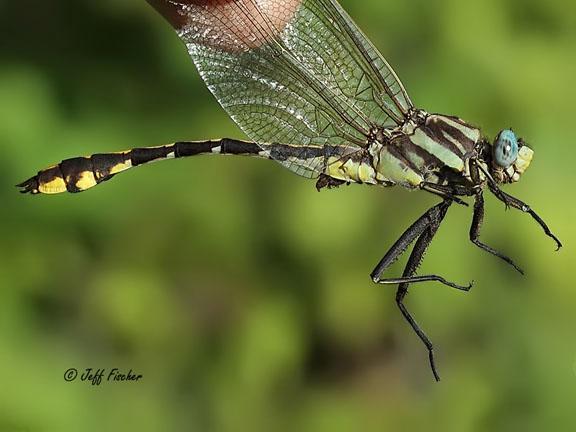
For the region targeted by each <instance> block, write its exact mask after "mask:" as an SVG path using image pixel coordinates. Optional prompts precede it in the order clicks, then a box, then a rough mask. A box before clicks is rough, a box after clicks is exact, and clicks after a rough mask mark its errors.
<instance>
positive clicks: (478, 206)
mask: <svg viewBox="0 0 576 432" xmlns="http://www.w3.org/2000/svg"><path fill="white" fill-rule="evenodd" d="M483 221H484V196H483V195H482V191H480V192H478V193H477V194H476V201H475V202H474V216H473V217H472V225H471V226H470V241H471V242H472V243H474V244H475V245H476V246H478V247H479V248H480V249H482V250H485V251H486V252H488V253H491V254H492V255H494V256H497V257H498V258H500V259H502V260H504V261H506V262H507V263H508V264H510V265H511V266H512V267H514V268H515V269H516V270H518V272H520V274H524V272H523V271H522V269H521V268H520V267H518V266H517V265H516V264H515V263H514V261H512V260H511V259H510V258H508V257H507V256H506V255H504V254H502V253H500V252H498V251H497V250H496V249H493V248H491V247H490V246H488V245H486V244H484V243H482V242H481V241H480V240H479V236H480V228H481V227H482V222H483Z"/></svg>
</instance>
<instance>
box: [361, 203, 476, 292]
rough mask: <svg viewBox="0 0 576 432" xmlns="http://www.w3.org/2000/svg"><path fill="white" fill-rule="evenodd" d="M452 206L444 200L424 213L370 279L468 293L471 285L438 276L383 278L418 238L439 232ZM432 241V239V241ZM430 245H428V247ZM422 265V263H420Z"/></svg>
mask: <svg viewBox="0 0 576 432" xmlns="http://www.w3.org/2000/svg"><path fill="white" fill-rule="evenodd" d="M451 204H452V201H451V200H444V201H442V202H441V203H440V204H437V205H435V206H434V207H432V208H431V209H429V210H428V211H427V212H426V213H424V214H423V215H422V216H421V217H420V218H419V219H418V220H417V221H416V222H414V223H413V224H412V225H411V226H410V227H409V228H408V229H407V230H406V231H404V233H403V234H402V235H401V236H400V238H399V239H398V240H396V242H395V243H394V244H393V245H392V247H391V248H390V249H389V250H388V252H386V254H385V255H384V257H383V258H382V259H381V260H380V262H379V263H378V265H376V267H375V268H374V270H373V271H372V273H371V274H370V277H371V278H372V280H373V281H374V282H375V283H379V284H385V285H396V284H401V283H415V282H429V281H436V282H440V283H442V284H444V285H447V286H449V287H452V288H456V289H459V290H462V291H468V290H469V289H470V288H471V286H472V285H471V284H470V285H467V286H461V285H457V284H455V283H452V282H449V281H447V280H446V279H444V278H443V277H441V276H437V275H424V276H413V273H414V272H412V274H410V275H403V276H402V277H399V278H382V277H381V276H382V273H384V271H385V270H386V269H387V268H389V267H390V266H391V265H392V264H393V263H394V262H395V261H396V260H397V259H398V257H400V255H402V254H403V253H404V252H405V251H406V249H407V248H408V246H410V245H411V244H412V243H413V242H414V241H415V240H416V239H417V238H419V237H421V236H422V235H423V233H425V232H426V230H428V229H433V233H432V236H433V235H434V234H435V233H436V231H437V230H438V227H439V226H440V223H441V222H442V220H443V219H444V216H445V215H446V212H447V210H448V207H450V205H451ZM431 240H432V239H430V241H431ZM427 246H428V245H426V247H427ZM418 264H420V262H418Z"/></svg>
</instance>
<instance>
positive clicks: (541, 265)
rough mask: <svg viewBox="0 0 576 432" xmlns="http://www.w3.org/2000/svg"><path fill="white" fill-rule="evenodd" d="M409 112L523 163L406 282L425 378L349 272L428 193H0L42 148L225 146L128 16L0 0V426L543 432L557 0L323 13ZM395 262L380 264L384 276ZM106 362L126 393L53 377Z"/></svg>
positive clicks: (570, 69) (384, 311)
mask: <svg viewBox="0 0 576 432" xmlns="http://www.w3.org/2000/svg"><path fill="white" fill-rule="evenodd" d="M342 3H343V5H344V6H345V8H346V9H347V10H348V11H349V12H350V13H351V15H352V16H353V17H354V18H355V19H356V20H357V22H358V23H359V24H360V26H361V27H362V28H363V29H364V31H365V32H366V33H367V34H368V35H369V37H370V38H371V39H372V40H373V41H374V42H375V44H376V45H377V46H378V47H379V48H380V49H381V50H382V52H383V53H384V54H385V55H386V57H387V58H388V60H389V61H390V63H391V64H392V65H393V66H394V67H395V69H396V71H397V72H398V74H399V75H400V77H401V78H402V80H403V82H404V84H405V85H406V87H407V88H408V90H409V92H410V94H411V96H412V98H413V100H414V102H415V103H416V105H418V106H421V107H423V108H425V109H427V110H429V111H433V112H442V113H448V114H455V115H459V116H461V117H462V118H465V119H468V120H469V121H471V122H473V123H475V124H478V125H481V126H482V127H483V130H484V132H485V133H486V134H487V135H489V136H494V135H495V134H496V133H497V132H498V130H500V129H501V128H504V127H510V126H512V127H514V129H515V130H516V131H517V132H519V133H520V135H522V136H523V137H524V138H525V139H526V140H527V141H528V142H529V143H530V144H531V145H532V147H533V148H534V149H535V151H536V155H535V160H534V162H533V165H532V167H531V169H530V170H529V171H528V172H527V174H526V175H525V176H524V178H523V180H522V182H520V183H519V184H517V185H514V186H513V187H510V188H508V189H507V190H508V191H509V192H511V193H513V194H514V195H516V196H518V197H520V198H522V199H524V200H526V201H527V202H528V203H530V204H532V205H533V207H534V208H535V209H536V210H537V211H538V212H539V213H540V214H541V215H542V217H543V218H544V219H545V220H546V221H547V222H548V223H549V225H550V226H551V228H552V229H553V231H554V232H555V233H556V234H557V235H558V236H559V237H560V238H561V239H562V240H563V241H564V244H565V247H564V249H562V250H561V252H559V253H555V252H554V244H553V242H552V241H551V240H550V239H549V238H547V237H546V236H544V234H543V233H542V232H541V230H540V229H539V227H538V226H537V225H536V224H535V223H534V222H533V221H532V220H531V219H530V218H529V217H527V216H525V215H522V214H520V213H519V212H516V211H507V212H505V211H504V208H503V206H502V205H501V203H499V202H497V201H496V200H495V199H494V198H493V197H489V198H487V200H488V203H487V219H486V224H485V229H484V231H483V236H482V238H483V240H484V241H486V242H487V243H489V244H490V245H492V246H494V247H496V248H498V249H501V250H502V251H504V252H506V253H507V254H508V255H510V256H512V257H514V259H515V260H517V262H518V263H520V264H521V265H522V266H523V267H524V268H525V269H526V276H525V277H522V276H520V275H518V274H516V273H515V272H514V271H513V269H511V268H509V267H508V266H506V265H505V264H504V263H502V262H500V261H499V260H497V259H496V258H494V257H492V256H490V255H487V254H486V253H482V252H481V251H480V250H479V249H477V248H475V247H474V246H473V245H471V243H470V242H469V241H468V237H467V236H468V227H469V222H470V218H471V211H470V209H465V208H463V207H454V208H453V209H451V211H450V212H449V214H448V217H447V219H446V221H445V224H444V225H443V226H442V228H441V229H440V231H439V233H438V236H437V239H436V241H435V242H434V243H433V245H432V247H431V249H430V251H429V253H428V255H427V257H426V260H425V262H424V264H423V266H422V268H421V273H429V272H436V273H439V274H441V275H444V276H445V277H447V278H448V279H450V280H454V281H460V282H466V281H468V280H470V279H474V280H475V281H476V286H475V287H474V289H473V290H472V291H471V292H470V293H468V294H463V293H460V292H456V291H454V290H450V289H448V288H446V287H443V286H441V285H438V284H424V285H421V286H418V287H413V289H412V290H411V295H410V296H409V297H408V305H409V307H410V308H411V310H412V311H413V313H414V314H415V316H416V317H417V319H418V320H419V322H420V324H421V325H422V327H423V328H424V329H425V330H426V331H427V332H428V334H429V336H430V337H431V338H432V340H433V341H434V342H435V344H436V347H437V361H438V366H439V370H440V373H441V375H442V378H443V381H442V382H441V383H440V384H437V383H435V382H434V381H433V379H432V375H431V373H430V370H429V368H428V363H427V357H426V352H425V350H424V348H423V346H422V345H421V344H420V342H419V341H418V340H417V338H416V336H415V335H414V334H413V333H412V331H411V330H410V329H409V327H408V325H407V324H406V323H405V322H404V321H403V319H402V318H401V316H400V314H399V312H398V311H397V309H396V307H395V303H394V289H393V288H390V287H383V286H375V285H373V284H372V283H371V281H370V279H369V277H368V274H369V272H370V271H371V270H372V268H373V266H374V265H375V264H376V263H377V262H378V260H379V259H380V258H381V256H382V255H383V253H384V252H385V251H386V250H387V248H388V247H389V246H390V244H391V243H392V242H393V241H394V240H395V239H396V238H397V237H398V236H399V235H400V233H401V232H402V231H403V230H404V229H405V228H406V227H407V226H408V224H409V223H411V222H412V221H413V220H414V219H416V218H417V217H418V216H419V215H420V214H421V213H422V212H423V211H424V210H425V209H427V208H428V207H429V206H431V205H432V204H433V203H434V202H435V199H434V198H433V197H431V196H428V195H427V194H424V193H411V192H407V191H404V190H400V189H398V190H394V189H389V190H384V189H378V188H370V187H359V186H351V187H343V188H341V189H338V190H335V191H323V192H322V193H318V192H316V190H315V188H314V183H313V182H311V181H307V180H305V179H302V178H300V177H298V176H295V175H293V174H292V173H290V172H289V171H287V170H285V169H283V168H282V167H280V166H279V165H276V164H275V163H272V162H267V161H259V160H248V159H241V158H218V157H213V158H211V157H204V158H196V159H190V160H182V161H173V162H167V163H161V164H157V165H152V166H148V167H145V168H141V169H138V170H134V171H131V172H130V173H128V174H125V175H122V176H119V177H117V178H116V179H114V181H112V182H110V183H106V184H104V185H101V186H100V187H98V188H95V189H94V190H92V191H89V192H86V193H84V194H80V195H66V194H65V195H60V196H53V197H46V196H43V197H30V196H21V195H19V194H18V193H17V190H16V189H15V188H14V187H13V185H14V184H16V183H17V182H19V181H22V180H24V179H25V178H27V177H29V176H30V175H32V174H34V173H35V172H36V171H37V170H38V169H39V168H43V167H45V166H46V165H49V164H51V163H54V162H57V161H59V160H61V159H63V158H67V157H71V156H76V155H83V154H89V153H92V152H103V151H114V150H121V149H125V148H130V147H137V146H144V145H158V144H163V143H168V142H171V141H174V140H182V139H203V138H207V137H221V136H230V137H242V135H241V133H240V132H239V130H238V128H237V127H235V125H234V124H233V123H232V121H231V120H230V119H228V118H227V116H226V114H225V113H224V112H223V110H222V109H220V107H219V106H218V104H217V103H216V101H215V100H214V99H213V98H212V97H211V95H210V94H209V92H208V90H207V89H206V88H205V87H204V85H203V83H202V82H201V80H200V78H199V77H198V75H197V73H196V72H195V70H194V67H193V65H192V64H191V61H190V60H189V58H188V57H187V54H186V51H185V49H184V47H183V46H182V45H181V44H180V43H179V41H178V39H177V37H176V35H175V34H174V33H173V32H172V30H171V29H170V28H169V26H168V25H167V24H165V22H164V21H163V20H162V19H161V18H160V17H159V16H158V15H156V14H155V12H154V11H153V10H152V9H151V8H150V7H149V6H148V5H147V4H146V2H145V1H144V0H130V1H121V2H119V1H115V0H105V1H104V0H101V1H98V2H94V1H90V2H89V1H85V0H84V1H72V0H57V1H53V2H38V1H31V0H24V1H18V2H17V1H6V0H4V1H0V142H1V143H2V144H1V156H0V184H1V185H2V186H1V187H0V199H1V202H2V211H1V213H0V214H1V217H2V223H1V224H0V236H1V239H2V240H1V243H0V262H1V264H0V285H1V289H0V388H1V391H0V431H102V430H111V431H112V430H134V431H184V430H190V431H202V432H203V431H270V430H286V431H293V430H298V431H330V432H339V431H358V430H362V431H390V430H422V429H424V428H426V430H441V431H458V432H461V431H484V430H490V431H510V430H514V431H516V430H522V431H541V430H544V429H546V430H554V431H562V430H574V428H575V427H576V410H575V409H574V407H575V406H576V336H575V331H576V317H575V309H576V290H575V289H574V282H573V278H574V265H575V258H576V254H575V252H574V243H575V241H576V236H575V234H576V226H575V223H574V221H575V218H576V204H575V202H574V184H575V181H576V169H575V168H574V161H575V157H576V145H575V142H574V118H575V114H576V112H575V108H574V107H575V106H576V103H575V101H576V86H575V84H574V77H575V76H576V56H575V54H576V3H575V2H573V1H568V0H551V1H548V2H542V1H537V0H524V1H520V0H506V1H500V0H499V1H497V0H482V1H480V0H474V1H467V2H463V1H460V0H441V1H434V2H430V1H427V0H409V1H400V0H394V1H390V0H386V1H383V0H370V1H367V0H366V1H363V2H355V1H352V0H342ZM403 262H404V261H402V262H401V263H399V264H398V265H395V267H394V268H393V271H392V273H391V274H398V273H399V272H400V271H401V269H402V268H401V264H402V263H403ZM71 367H74V368H77V369H79V370H80V371H82V370H84V369H85V368H88V367H91V368H94V369H98V368H105V369H106V371H107V372H108V371H109V370H110V368H113V367H117V368H120V369H121V370H122V371H124V372H126V371H128V370H129V369H132V370H133V371H135V372H137V373H140V374H142V375H143V378H142V379H141V380H140V381H138V382H131V383H125V382H124V383H116V382H114V383H111V382H104V383H102V384H101V385H100V386H92V385H91V384H90V383H89V382H81V381H79V380H76V381H75V382H71V383H69V382H65V380H64V378H63V375H64V372H65V371H66V370H67V369H68V368H71Z"/></svg>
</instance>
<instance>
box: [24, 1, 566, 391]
mask: <svg viewBox="0 0 576 432" xmlns="http://www.w3.org/2000/svg"><path fill="white" fill-rule="evenodd" d="M147 1H148V3H149V4H150V5H151V6H152V7H153V8H155V9H156V10H157V11H158V12H159V13H160V14H161V15H162V16H163V17H164V18H165V19H166V20H167V21H168V23H169V24H171V26H172V27H173V29H174V30H175V31H176V33H177V34H178V36H179V38H180V39H181V41H182V42H184V44H185V45H186V48H187V51H188V53H189V54H190V56H191V58H192V60H193V62H194V64H195V66H196V68H197V70H198V72H199V74H200V76H201V77H202V79H203V80H204V82H205V83H206V85H207V86H208V88H209V89H210V91H211V92H212V94H213V95H214V96H215V97H216V99H217V100H218V102H219V103H220V105H221V106H222V107H223V108H224V109H225V110H226V112H227V113H228V115H229V116H230V117H231V118H232V119H233V120H234V122H235V123H236V124H237V125H238V126H239V127H240V128H241V129H242V131H243V132H244V133H245V134H246V135H247V136H248V138H249V140H238V139H230V138H223V139H211V140H204V141H180V142H175V143H172V144H168V145H162V146H156V147H143V148H134V149H131V150H127V151H120V152H113V153H100V154H93V155H91V156H86V157H75V158H71V159H67V160H64V161H62V162H60V163H58V164H56V165H53V166H51V167H49V168H47V169H44V170H42V171H40V172H38V174H37V175H35V176H33V177H32V178H30V179H28V180H26V181H25V182H23V183H21V184H20V185H18V187H20V188H21V192H23V193H32V194H55V193H60V192H66V191H67V192H81V191H85V190H87V189H89V188H91V187H93V186H96V185H98V184H100V183H102V182H104V181H106V180H109V179H111V178H112V177H113V176H115V175H116V174H118V173H120V172H122V171H126V170H127V169H129V168H132V167H137V166H140V165H143V164H146V163H149V162H155V161H161V160H167V159H174V158H184V157H189V156H196V155H202V154H219V155H243V156H253V157H260V158H264V159H271V160H274V161H277V162H279V163H280V164H281V165H283V166H284V167H286V168H288V169H289V170H291V171H293V172H294V173H296V174H298V175H300V176H303V177H306V178H309V179H314V180H316V188H317V189H318V190H319V191H320V190H321V189H325V188H327V189H331V188H337V187H338V186H341V185H344V184H351V183H356V184H363V185H370V186H382V187H392V186H401V187H403V188H406V189H409V190H420V191H426V192H428V193H431V194H434V195H435V196H437V197H438V200H439V202H438V203H437V204H436V205H434V206H433V207H431V208H430V209H428V210H427V211H426V212H425V213H424V214H423V215H422V216H421V217H420V218H418V219H417V220H416V221H415V222H414V223H413V224H412V225H411V226H410V227H409V228H408V229H406V231H404V233H403V234H402V235H401V236H400V237H399V238H398V240H397V241H396V242H395V243H394V244H393V245H392V246H391V247H390V249H389V250H388V251H387V252H386V254H385V255H384V257H383V258H382V259H381V260H380V262H379V263H378V264H377V265H376V267H375V268H374V270H373V271H372V273H371V278H372V280H373V281H374V282H375V283H377V284H384V285H397V291H396V304H397V306H398V308H399V310H400V312H401V313H402V315H403V316H404V318H405V319H406V321H407V322H408V323H409V324H410V326H411V327H412V329H413V330H414V332H415V333H416V335H417V336H418V337H419V338H420V340H421V341H422V342H423V344H424V345H425V347H426V349H427V352H428V361H429V364H430V368H431V371H432V373H433V376H434V378H435V379H436V380H437V381H438V380H440V377H439V374H438V371H437V368H436V363H435V357H434V352H435V351H434V346H433V344H432V342H431V340H430V339H429V338H428V336H427V335H426V334H425V333H424V331H423V330H422V329H421V328H420V326H419V325H418V323H417V322H416V320H415V319H414V318H413V315H412V314H411V313H410V312H409V310H408V309H407V307H406V305H405V299H406V295H407V293H408V287H409V285H411V284H417V283H422V282H428V281H435V282H439V283H441V284H444V285H447V286H449V287H451V288H455V289H457V290H461V291H468V290H470V288H471V287H472V283H470V284H468V285H460V284H456V283H453V282H450V281H448V280H446V279H445V278H443V277H441V276H438V275H436V274H427V275H420V274H417V270H418V268H419V266H420V264H421V261H422V259H423V256H424V253H425V251H426V250H427V248H428V247H429V245H430V243H431V242H432V240H433V238H434V236H435V234H436V232H437V231H438V229H439V227H440V224H441V223H442V221H443V219H444V217H445V216H446V213H447V211H448V209H449V207H450V206H451V205H452V204H460V205H466V206H467V205H468V204H467V202H466V201H465V200H466V199H467V198H468V199H473V200H474V205H473V216H472V223H471V226H470V233H469V238H470V240H471V242H472V243H473V244H474V245H476V246H478V247H479V248H481V249H483V250H484V251H486V252H488V253H490V254H492V255H495V256H496V257H498V258H500V259H502V260H503V261H505V262H506V263H508V264H509V265H511V266H512V267H514V268H515V269H516V270H517V271H518V272H520V273H523V271H522V269H521V268H520V267H519V266H518V265H517V264H516V263H515V262H514V261H512V259H510V258H509V257H507V256H506V255H504V254H502V253H500V252H498V251H497V250H495V249H493V248H492V247H490V246H488V245H486V244H484V243H483V242H482V241H481V240H480V238H479V237H480V230H481V226H482V223H483V220H484V197H483V192H484V191H485V190H486V189H488V190H489V191H490V192H491V193H492V194H493V195H494V196H495V197H496V198H497V199H498V200H500V201H502V202H503V203H504V204H505V206H506V208H509V207H512V208H514V209H518V210H520V211H521V212H524V213H527V214H529V215H530V216H531V217H532V218H533V219H534V220H535V221H536V222H537V223H538V224H539V225H540V227H541V228H542V229H543V230H544V233H545V234H546V235H548V236H549V237H551V238H552V239H553V240H554V241H555V243H556V248H557V250H558V249H560V248H561V247H562V243H561V242H560V240H559V239H558V238H557V237H556V236H555V235H554V234H553V233H552V232H551V231H550V229H549V228H548V226H547V225H546V223H545V222H544V220H543V219H542V218H541V217H540V216H538V214H537V213H536V212H535V211H534V210H533V209H532V208H531V207H530V206H529V205H527V204H526V203H524V202H523V201H521V200H519V199H517V198H515V197H513V196H511V195H509V194H508V193H506V192H504V191H503V190H502V189H501V185H506V184H511V183H515V182H517V181H519V180H520V178H521V176H522V174H523V173H524V172H525V171H526V169H527V168H528V166H529V165H530V163H531V161H532V159H533V155H534V152H533V150H532V149H531V148H530V147H529V146H528V145H527V144H526V143H525V142H524V141H523V140H522V139H521V138H520V137H518V136H517V135H516V133H515V132H514V131H513V130H511V129H504V130H502V131H501V132H500V133H499V134H498V135H497V136H496V138H495V139H494V140H493V141H491V140H489V139H488V138H486V137H485V136H483V134H482V133H481V131H480V129H479V128H478V127H476V126H474V125H472V124H470V123H468V122H466V121H464V120H462V119H461V118H459V117H456V116H453V115H444V114H435V113H429V112H427V111H425V110H424V109H421V108H417V107H416V106H415V105H414V104H413V103H412V101H411V99H410V97H409V95H408V93H407V92H406V89H405V88H404V86H403V85H402V83H401V82H400V79H399V78H398V76H397V75H396V73H395V72H394V70H393V69H392V67H391V66H390V65H389V64H388V62H387V61H386V60H385V58H384V57H383V56H382V55H381V54H380V52H379V51H378V50H377V49H376V47H375V46H374V45H373V44H372V43H371V42H370V40H369V39H368V38H367V37H366V36H365V35H364V33H363V32H362V31H361V30H360V29H359V28H358V26H357V25H356V24H355V23H354V21H353V20H352V19H351V18H350V16H349V15H348V14H347V13H346V12H345V10H344V9H343V8H342V6H341V5H340V4H339V3H338V2H337V1H336V0H147ZM412 244H413V247H412V249H411V252H410V254H409V256H408V259H407V263H406V266H405V268H404V271H403V273H402V275H401V276H399V277H384V273H385V271H386V270H387V269H389V267H390V266H391V265H392V263H394V262H395V261H396V260H397V259H398V258H399V257H400V256H401V255H403V254H404V253H405V252H406V250H407V249H408V248H409V247H410V246H411V245H412Z"/></svg>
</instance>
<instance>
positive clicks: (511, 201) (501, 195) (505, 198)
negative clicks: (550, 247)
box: [488, 182, 562, 250]
mask: <svg viewBox="0 0 576 432" xmlns="http://www.w3.org/2000/svg"><path fill="white" fill-rule="evenodd" d="M488 186H489V187H490V190H491V191H492V193H493V194H494V195H496V198H498V199H499V200H500V201H502V202H503V203H504V204H506V206H507V207H508V206H511V207H514V208H515V209H518V210H521V211H523V212H524V213H528V214H529V215H530V216H532V219H534V220H535V221H536V222H538V224H539V225H540V226H541V227H542V229H543V230H544V233H545V234H546V235H547V236H548V237H550V238H552V239H553V240H554V241H555V242H556V250H559V249H560V248H561V247H562V242H560V240H559V239H558V237H556V236H555V235H554V234H552V231H550V228H548V225H546V222H544V221H543V220H542V218H541V217H540V216H538V215H537V214H536V212H535V211H534V210H532V209H531V208H530V206H529V205H527V204H526V203H524V202H522V201H520V200H519V199H518V198H515V197H513V196H512V195H508V194H507V193H506V192H504V191H502V190H501V189H500V188H499V187H498V186H497V185H496V184H493V183H492V182H489V183H488Z"/></svg>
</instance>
